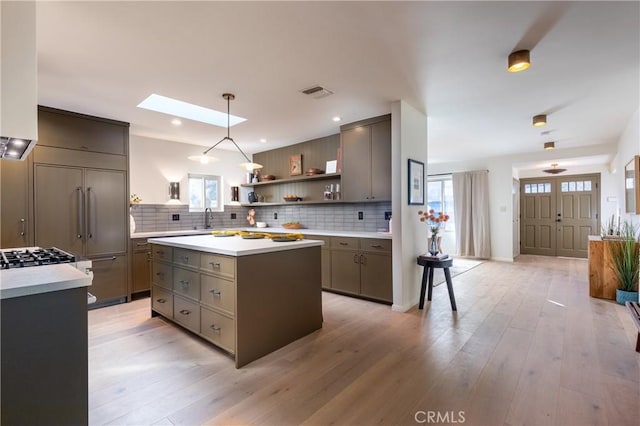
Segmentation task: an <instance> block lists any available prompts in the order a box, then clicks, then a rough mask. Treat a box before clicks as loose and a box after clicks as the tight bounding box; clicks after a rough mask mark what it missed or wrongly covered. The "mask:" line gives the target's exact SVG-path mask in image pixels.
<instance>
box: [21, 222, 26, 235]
mask: <svg viewBox="0 0 640 426" xmlns="http://www.w3.org/2000/svg"><path fill="white" fill-rule="evenodd" d="M25 222H26V221H25V220H24V219H20V227H21V229H22V231H21V232H20V236H21V237H24V234H26V233H27V231H26V229H25Z"/></svg>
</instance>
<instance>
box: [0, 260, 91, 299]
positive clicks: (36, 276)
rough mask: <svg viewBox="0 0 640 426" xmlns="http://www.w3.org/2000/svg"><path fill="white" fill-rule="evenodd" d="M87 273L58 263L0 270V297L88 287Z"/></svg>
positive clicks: (88, 276)
mask: <svg viewBox="0 0 640 426" xmlns="http://www.w3.org/2000/svg"><path fill="white" fill-rule="evenodd" d="M92 281H93V273H91V274H89V275H87V274H85V273H84V272H81V271H79V270H78V269H76V268H74V267H73V266H71V265H67V264H58V265H46V266H34V267H31V268H14V269H2V270H0V299H9V298H11V297H20V296H29V295H33V294H40V293H48V292H52V291H58V290H68V289H71V288H77V287H88V286H90V285H91V282H92Z"/></svg>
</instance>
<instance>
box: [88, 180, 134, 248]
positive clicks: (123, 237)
mask: <svg viewBox="0 0 640 426" xmlns="http://www.w3.org/2000/svg"><path fill="white" fill-rule="evenodd" d="M85 186H86V191H85V193H86V203H85V205H86V207H85V211H86V224H87V228H86V233H87V251H86V254H87V256H102V255H105V254H114V253H126V251H127V229H128V227H129V220H128V219H129V218H128V214H127V204H128V200H127V179H126V173H125V172H121V171H111V170H93V169H87V170H86V172H85Z"/></svg>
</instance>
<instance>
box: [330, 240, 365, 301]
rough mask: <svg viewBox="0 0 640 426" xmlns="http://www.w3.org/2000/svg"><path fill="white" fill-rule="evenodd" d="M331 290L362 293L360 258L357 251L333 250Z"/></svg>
mask: <svg viewBox="0 0 640 426" xmlns="http://www.w3.org/2000/svg"><path fill="white" fill-rule="evenodd" d="M331 288H333V289H335V290H340V291H345V292H349V293H353V294H359V293H360V256H359V255H358V252H357V251H352V250H331Z"/></svg>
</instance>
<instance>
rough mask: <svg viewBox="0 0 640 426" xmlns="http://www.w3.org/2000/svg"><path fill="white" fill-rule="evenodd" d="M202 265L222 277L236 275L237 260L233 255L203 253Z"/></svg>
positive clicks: (206, 269)
mask: <svg viewBox="0 0 640 426" xmlns="http://www.w3.org/2000/svg"><path fill="white" fill-rule="evenodd" d="M200 267H201V268H202V269H203V270H205V271H207V272H211V273H214V274H216V275H220V276H221V277H225V278H230V279H233V278H234V277H235V276H236V262H235V259H234V258H233V257H229V256H222V255H219V254H209V253H202V257H201V263H200Z"/></svg>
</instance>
